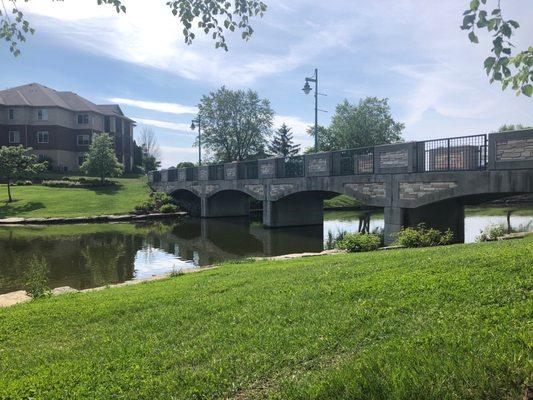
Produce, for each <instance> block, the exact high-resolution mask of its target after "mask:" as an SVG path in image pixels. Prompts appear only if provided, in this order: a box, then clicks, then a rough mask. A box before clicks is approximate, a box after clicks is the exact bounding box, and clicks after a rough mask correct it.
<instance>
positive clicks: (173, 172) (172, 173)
mask: <svg viewBox="0 0 533 400" xmlns="http://www.w3.org/2000/svg"><path fill="white" fill-rule="evenodd" d="M167 180H168V181H169V182H175V181H177V180H178V170H177V169H169V170H167Z"/></svg>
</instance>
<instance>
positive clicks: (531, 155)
mask: <svg viewBox="0 0 533 400" xmlns="http://www.w3.org/2000/svg"><path fill="white" fill-rule="evenodd" d="M528 160H533V138H531V139H526V138H524V139H500V140H496V161H528Z"/></svg>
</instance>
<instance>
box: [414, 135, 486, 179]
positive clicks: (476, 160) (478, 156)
mask: <svg viewBox="0 0 533 400" xmlns="http://www.w3.org/2000/svg"><path fill="white" fill-rule="evenodd" d="M416 154H417V171H418V172H438V171H472V170H479V169H485V168H486V167H487V156H488V141H487V135H472V136H462V137H456V138H447V139H435V140H425V141H422V142H417V153H416Z"/></svg>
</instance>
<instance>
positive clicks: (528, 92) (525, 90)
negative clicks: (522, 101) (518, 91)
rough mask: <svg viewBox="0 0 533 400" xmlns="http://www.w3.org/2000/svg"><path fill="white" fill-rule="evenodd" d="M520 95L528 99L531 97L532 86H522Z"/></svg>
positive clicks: (532, 92)
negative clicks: (522, 94)
mask: <svg viewBox="0 0 533 400" xmlns="http://www.w3.org/2000/svg"><path fill="white" fill-rule="evenodd" d="M522 93H524V94H525V95H526V96H528V97H531V96H532V95H533V86H532V85H526V86H523V87H522Z"/></svg>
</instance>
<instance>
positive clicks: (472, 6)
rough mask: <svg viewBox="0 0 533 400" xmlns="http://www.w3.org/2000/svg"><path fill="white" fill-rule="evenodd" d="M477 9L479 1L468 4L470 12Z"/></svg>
mask: <svg viewBox="0 0 533 400" xmlns="http://www.w3.org/2000/svg"><path fill="white" fill-rule="evenodd" d="M478 7H479V0H472V1H471V2H470V9H471V10H477V9H478Z"/></svg>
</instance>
